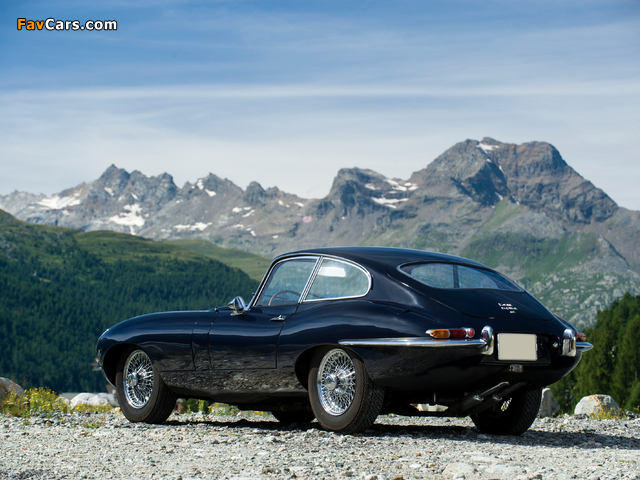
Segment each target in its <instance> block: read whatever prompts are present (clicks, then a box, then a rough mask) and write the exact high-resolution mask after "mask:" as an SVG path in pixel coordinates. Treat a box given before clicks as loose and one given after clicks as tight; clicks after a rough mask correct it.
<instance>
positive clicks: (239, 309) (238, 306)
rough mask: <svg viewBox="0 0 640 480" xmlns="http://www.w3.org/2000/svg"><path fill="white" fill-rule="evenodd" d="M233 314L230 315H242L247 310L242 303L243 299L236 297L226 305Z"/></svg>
mask: <svg viewBox="0 0 640 480" xmlns="http://www.w3.org/2000/svg"><path fill="white" fill-rule="evenodd" d="M227 306H228V307H229V308H230V309H231V310H233V313H232V314H231V315H242V314H243V313H244V311H245V309H246V308H247V305H246V304H245V303H244V299H243V298H242V297H236V298H234V299H233V300H231V301H230V302H229V303H228V305H227Z"/></svg>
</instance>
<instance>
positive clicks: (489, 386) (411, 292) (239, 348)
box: [97, 247, 591, 435]
mask: <svg viewBox="0 0 640 480" xmlns="http://www.w3.org/2000/svg"><path fill="white" fill-rule="evenodd" d="M585 340H586V339H585V337H584V335H583V334H581V333H579V332H577V331H576V330H575V329H574V328H573V327H572V326H571V325H570V324H569V323H567V322H566V321H565V320H563V319H562V318H560V317H558V316H557V315H554V314H552V313H551V312H549V310H547V309H546V308H545V307H544V306H543V305H542V304H541V303H540V302H538V301H537V300H536V299H535V298H534V297H533V296H531V295H530V294H529V293H527V292H526V291H525V290H524V289H522V288H521V287H519V286H518V285H517V284H515V283H514V282H512V281H511V280H509V279H508V278H506V277H505V276H503V275H501V274H500V273H498V272H496V271H495V270H492V269H490V268H488V267H486V266H484V265H482V264H480V263H477V262H474V261H472V260H467V259H465V258H461V257H456V256H452V255H444V254H439V253H432V252H425V251H419V250H408V249H398V248H379V247H344V248H319V249H310V250H303V251H298V252H293V253H289V254H286V255H281V256H279V257H277V258H276V259H274V260H273V262H272V264H271V266H270V267H269V269H268V271H267V273H266V275H265V276H264V279H263V280H262V282H261V284H260V286H259V288H258V290H257V291H256V293H255V294H254V296H253V298H252V299H251V301H250V302H249V304H248V305H246V304H245V302H244V300H243V299H242V298H241V297H236V298H234V299H233V300H232V301H231V302H230V303H229V304H228V305H227V306H224V307H217V308H212V309H210V310H204V311H188V312H168V313H155V314H149V315H142V316H139V317H136V318H132V319H130V320H126V321H123V322H121V323H119V324H117V325H115V326H114V327H112V328H110V329H108V330H107V331H106V332H105V333H104V334H102V336H101V337H100V339H99V340H98V345H97V350H98V356H97V361H98V368H99V369H101V370H102V372H103V373H104V375H105V376H106V378H107V380H108V381H109V382H110V383H111V384H113V385H114V386H115V387H116V390H117V395H118V400H119V402H120V406H121V408H122V411H123V413H124V414H125V415H126V417H127V418H128V419H129V420H131V421H132V422H147V423H161V422H164V421H165V420H166V419H167V417H168V416H169V415H170V414H171V412H172V410H173V408H174V405H175V402H176V399H177V398H179V397H184V398H198V399H204V400H209V401H216V402H224V403H227V404H231V405H237V406H238V407H239V408H240V409H243V410H262V411H270V412H271V413H272V414H273V415H274V416H275V417H276V418H277V419H278V420H280V421H282V422H309V421H311V420H313V419H314V418H316V419H317V421H318V423H319V424H320V425H321V426H322V427H323V428H325V429H328V430H333V431H336V432H342V433H353V432H359V431H362V430H365V429H367V428H369V427H370V426H371V425H372V424H373V423H374V422H375V420H376V418H377V417H378V415H380V414H388V413H394V414H399V415H409V416H417V415H439V416H456V417H460V416H467V415H469V416H470V417H471V419H472V420H473V422H474V423H475V425H476V426H477V427H478V428H479V429H480V430H481V431H483V432H486V433H491V434H507V435H519V434H521V433H523V432H524V431H526V430H527V429H528V428H529V427H530V425H531V424H532V422H533V420H534V419H535V417H536V415H537V413H538V409H539V406H540V399H541V390H542V387H544V386H546V385H549V384H551V383H554V382H556V381H557V380H559V379H561V378H562V377H563V376H565V375H566V374H567V373H569V372H570V371H571V370H572V369H573V368H574V367H575V366H576V365H577V364H578V362H579V361H580V358H581V356H582V352H584V351H586V350H589V349H590V348H591V345H590V344H589V343H587V342H586V341H585ZM416 405H422V406H423V407H422V408H421V409H420V410H418V409H417V408H416ZM424 405H427V407H426V408H425V407H424ZM429 405H432V406H434V408H429V407H428V406H429ZM436 406H437V407H436Z"/></svg>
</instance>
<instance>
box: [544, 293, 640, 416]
mask: <svg viewBox="0 0 640 480" xmlns="http://www.w3.org/2000/svg"><path fill="white" fill-rule="evenodd" d="M585 333H586V335H587V341H588V342H590V343H592V344H593V349H592V350H590V351H588V352H586V353H584V354H583V356H582V361H581V362H580V364H579V365H578V366H577V367H576V368H575V370H573V371H572V372H571V373H570V374H569V375H567V376H566V377H564V378H563V379H562V380H560V381H559V382H556V383H555V384H554V385H552V386H551V390H552V391H553V395H554V397H555V398H556V399H557V400H558V402H559V403H560V406H561V407H562V409H563V410H564V411H565V412H568V413H572V412H573V409H574V408H575V405H576V404H577V403H578V401H580V399H581V398H582V397H584V396H587V395H593V394H597V393H601V394H607V395H611V396H612V397H613V399H614V400H615V401H616V402H617V403H618V404H619V405H620V407H622V408H624V409H627V410H634V411H638V410H640V295H638V296H635V297H634V296H632V295H630V294H629V293H626V294H625V295H624V296H623V297H622V298H620V299H618V300H615V301H614V302H613V303H612V304H611V305H610V306H609V308H607V309H605V310H602V311H600V312H598V319H597V321H596V324H595V326H594V327H593V328H592V329H587V330H585Z"/></svg>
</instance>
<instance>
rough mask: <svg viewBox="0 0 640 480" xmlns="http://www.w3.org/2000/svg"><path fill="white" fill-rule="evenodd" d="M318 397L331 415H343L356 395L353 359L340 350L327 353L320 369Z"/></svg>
mask: <svg viewBox="0 0 640 480" xmlns="http://www.w3.org/2000/svg"><path fill="white" fill-rule="evenodd" d="M317 387H318V396H319V397H320V403H322V407H323V408H324V410H325V411H326V412H327V413H329V414H330V415H335V416H338V415H342V414H343V413H345V412H346V411H347V410H348V409H349V407H350V406H351V404H352V403H353V398H354V396H355V394H356V369H355V367H354V365H353V361H352V360H351V357H349V355H348V354H347V353H346V352H345V351H344V350H341V349H339V348H335V349H333V350H330V351H329V352H327V354H326V355H325V356H324V358H323V359H322V362H321V363H320V368H319V369H318V385H317Z"/></svg>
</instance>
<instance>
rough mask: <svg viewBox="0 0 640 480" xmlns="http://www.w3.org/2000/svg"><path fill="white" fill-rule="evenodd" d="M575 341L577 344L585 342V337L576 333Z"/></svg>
mask: <svg viewBox="0 0 640 480" xmlns="http://www.w3.org/2000/svg"><path fill="white" fill-rule="evenodd" d="M576 340H577V341H579V342H586V341H587V336H586V335H585V334H584V333H582V332H576Z"/></svg>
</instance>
